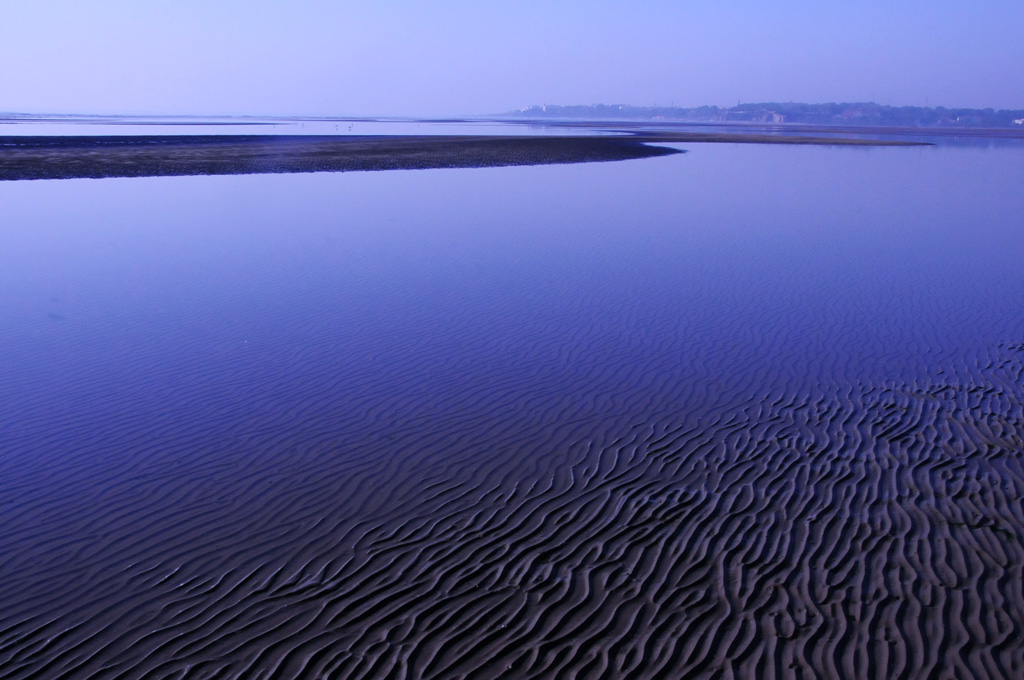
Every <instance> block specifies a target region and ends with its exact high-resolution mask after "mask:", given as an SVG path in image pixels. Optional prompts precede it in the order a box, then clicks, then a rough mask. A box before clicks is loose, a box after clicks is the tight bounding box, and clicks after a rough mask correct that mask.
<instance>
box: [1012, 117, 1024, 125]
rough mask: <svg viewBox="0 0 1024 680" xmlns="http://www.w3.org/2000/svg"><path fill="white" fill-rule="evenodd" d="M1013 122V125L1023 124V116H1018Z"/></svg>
mask: <svg viewBox="0 0 1024 680" xmlns="http://www.w3.org/2000/svg"><path fill="white" fill-rule="evenodd" d="M1013 124H1014V125H1024V118H1018V119H1017V120H1015V121H1013Z"/></svg>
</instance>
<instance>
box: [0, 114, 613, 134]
mask: <svg viewBox="0 0 1024 680" xmlns="http://www.w3.org/2000/svg"><path fill="white" fill-rule="evenodd" d="M198 134H201V135H576V134H594V131H593V130H592V129H588V128H578V129H574V128H567V127H558V126H550V125H544V124H509V123H496V122H491V121H451V122H449V121H416V120H397V119H396V120H377V119H337V120H324V119H305V120H303V119H285V118H276V119H275V118H266V119H263V118H163V119H145V118H134V119H133V118H93V119H88V118H83V119H81V120H68V119H59V118H43V117H40V118H32V119H28V118H26V119H10V118H8V119H4V118H0V137H2V136H5V135H10V136H34V135H68V136H79V135H198Z"/></svg>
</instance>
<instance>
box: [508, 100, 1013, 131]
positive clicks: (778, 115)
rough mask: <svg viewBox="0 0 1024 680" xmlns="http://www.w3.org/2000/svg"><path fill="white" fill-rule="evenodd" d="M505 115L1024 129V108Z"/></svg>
mask: <svg viewBox="0 0 1024 680" xmlns="http://www.w3.org/2000/svg"><path fill="white" fill-rule="evenodd" d="M503 115H505V116H510V117H517V118H553V119H586V120H595V119H596V120H604V119H614V120H672V121H684V122H693V123H768V124H786V123H801V124H812V125H856V126H882V127H961V128H977V127H980V128H1016V129H1019V130H1024V109H1012V110H1008V109H1003V110H995V109H950V108H945V107H942V106H938V107H934V108H932V107H926V106H886V105H882V104H875V103H873V102H855V103H832V104H802V103H794V102H787V103H779V102H767V103H756V104H738V105H736V106H730V107H719V106H698V107H696V108H680V107H676V106H629V105H619V104H615V105H608V104H593V105H589V106H587V105H581V106H551V105H544V106H530V107H527V108H525V109H520V110H518V111H511V112H509V113H507V114H503Z"/></svg>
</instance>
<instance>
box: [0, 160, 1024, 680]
mask: <svg viewBox="0 0 1024 680" xmlns="http://www.w3.org/2000/svg"><path fill="white" fill-rule="evenodd" d="M686 148H687V149H688V150H689V153H687V154H685V155H679V156H669V157H663V158H653V159H647V160H641V161H628V162H621V163H596V164H586V165H576V166H544V167H520V168H493V169H472V170H424V171H396V172H372V173H344V174H313V175H259V176H220V177H168V178H147V179H106V180H67V181H38V182H10V183H4V184H0V204H2V205H3V206H4V216H5V219H4V226H3V227H2V229H0V319H3V330H2V333H0V356H2V357H3V359H2V363H0V403H3V404H4V408H3V409H2V411H0V468H2V471H3V474H2V475H0V504H2V506H0V507H2V512H3V516H4V522H3V523H2V525H0V600H2V601H3V602H4V603H5V605H4V607H3V611H2V613H0V669H2V670H3V673H2V674H3V675H5V676H6V677H12V678H20V677H26V678H27V677H88V676H90V675H102V676H105V677H262V676H261V675H260V674H261V673H264V674H266V673H270V672H271V671H276V672H277V673H278V674H279V677H319V676H322V677H339V678H340V677H394V676H395V675H396V674H402V673H406V674H408V676H409V677H497V676H498V675H499V674H500V673H508V674H511V675H510V676H515V677H556V676H559V674H561V673H568V672H573V671H574V672H577V673H578V674H579V677H599V676H607V677H679V676H680V675H681V674H685V673H690V674H695V675H698V676H700V675H706V676H708V677H711V676H715V675H718V674H722V673H726V672H730V671H731V672H732V673H734V674H735V675H736V676H737V677H791V676H794V674H796V673H804V674H806V675H811V676H815V675H816V676H819V677H851V678H852V677H866V676H871V677H923V676H925V675H928V674H929V673H936V674H941V673H943V672H947V671H949V672H953V673H954V674H959V675H962V676H967V675H971V676H975V677H1000V676H1009V675H1013V674H1015V673H1019V672H1021V669H1022V663H1024V651H1022V650H1024V644H1022V638H1021V634H1022V625H1024V595H1022V593H1021V586H1020V578H1019V577H1020V573H1021V569H1022V565H1024V547H1022V539H1024V505H1022V503H1021V490H1022V489H1024V468H1022V465H1021V459H1020V456H1021V451H1022V448H1024V439H1022V435H1024V422H1022V420H1021V418H1022V413H1021V397H1022V396H1024V395H1022V391H1024V385H1022V382H1021V376H1022V371H1024V361H1022V360H1024V318H1022V316H1021V310H1022V309H1024V268H1022V267H1021V266H1020V262H1022V261H1024V229H1022V227H1024V224H1022V221H1021V220H1022V218H1021V216H1022V215H1024V193H1022V192H1021V191H1020V187H1021V186H1022V185H1024V164H1022V163H1021V162H1020V161H1021V150H1020V149H1019V148H1016V147H1013V146H994V147H991V148H960V147H953V146H939V147H929V148H872V149H849V148H842V149H837V148H821V147H801V148H781V147H761V146H739V145H736V146H733V145H706V146H701V145H692V146H688V147H686ZM147 673H148V674H149V675H148V676H147V675H146V674H147ZM218 673H222V674H223V675H217V674H218Z"/></svg>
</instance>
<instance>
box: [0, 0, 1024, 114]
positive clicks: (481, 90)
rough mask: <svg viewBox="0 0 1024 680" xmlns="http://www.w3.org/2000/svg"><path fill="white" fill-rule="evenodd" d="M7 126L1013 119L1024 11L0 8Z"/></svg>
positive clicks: (1002, 7) (184, 2)
mask: <svg viewBox="0 0 1024 680" xmlns="http://www.w3.org/2000/svg"><path fill="white" fill-rule="evenodd" d="M3 9H4V11H3V21H2V22H0V111H33V112H66V113H71V112H97V113H98V112H110V113H118V112H124V113H206V114H215V113H227V114H236V113H254V114H339V115H344V114H351V115H460V114H475V113H493V112H501V111H506V110H510V109H513V108H518V107H523V106H528V105H531V104H592V103H627V104H636V105H650V104H662V105H664V104H672V103H674V104H676V105H679V106H696V105H700V104H719V105H732V104H735V103H736V102H737V101H740V100H742V101H746V102H751V101H807V102H826V101H864V100H874V101H878V102H880V103H883V104H893V105H904V104H912V105H925V104H929V105H932V106H936V105H945V106H965V107H987V106H992V107H995V108H1024V39H1022V38H1021V32H1022V26H1024V2H1022V1H1021V0H991V1H985V0H973V1H967V0H963V1H959V0H932V1H930V2H924V1H918V0H913V1H909V2H899V1H898V0H893V1H891V2H881V1H877V0H860V1H858V2H852V1H851V2H838V1H829V0H817V1H815V2H810V1H806V2H805V1H789V2H786V1H785V0H780V1H779V2H774V3H768V2H753V1H744V0H737V1H733V2H729V1H728V0H724V1H722V2H692V1H686V0H682V1H677V2H668V1H650V2H642V1H637V2H612V1H609V0H590V1H588V2H582V1H576V0H572V1H565V2H558V1H557V0H552V1H550V2H539V1H538V2H535V1H532V0H524V1H522V2H500V1H491V2H486V1H484V0H478V1H477V2H444V1H443V0H441V1H438V2H400V1H397V0H393V1H387V0H382V1H380V2H361V3H352V2H327V1H323V0H295V1H293V2H289V3H285V2H267V1H263V0H246V1H241V0H223V1H221V2H216V0H207V1H206V2H200V1H195V0H175V1H171V0H149V1H144V0H135V1H129V0H109V1H105V2H104V1H100V0H96V1H93V2H90V1H88V0H74V1H73V0H33V1H32V2H13V1H10V2H4V3H3Z"/></svg>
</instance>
